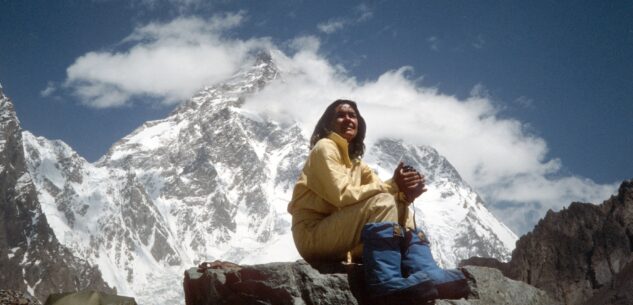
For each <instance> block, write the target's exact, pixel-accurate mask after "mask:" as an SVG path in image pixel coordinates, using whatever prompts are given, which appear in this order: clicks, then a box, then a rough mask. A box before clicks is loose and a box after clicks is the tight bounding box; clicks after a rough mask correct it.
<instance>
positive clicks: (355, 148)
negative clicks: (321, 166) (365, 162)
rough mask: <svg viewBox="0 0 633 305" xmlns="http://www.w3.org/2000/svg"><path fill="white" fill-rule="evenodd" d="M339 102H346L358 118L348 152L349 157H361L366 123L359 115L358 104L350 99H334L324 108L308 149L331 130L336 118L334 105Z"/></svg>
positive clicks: (363, 152) (363, 148) (363, 149)
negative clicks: (354, 134) (354, 135)
mask: <svg viewBox="0 0 633 305" xmlns="http://www.w3.org/2000/svg"><path fill="white" fill-rule="evenodd" d="M341 104H348V105H350V106H351V107H352V109H354V111H356V118H357V119H358V126H357V128H358V129H357V132H356V137H354V139H352V141H351V142H350V143H349V147H348V153H349V156H350V158H351V159H355V158H361V157H362V156H363V154H365V142H364V141H365V133H366V132H367V125H366V124H365V119H363V116H361V115H360V112H359V111H358V106H356V103H355V102H354V101H350V100H336V101H334V102H333V103H332V104H330V106H328V107H327V108H326V109H325V112H324V113H323V115H322V116H321V118H320V119H319V121H318V122H317V124H316V126H315V127H314V131H313V132H312V137H311V138H310V149H312V147H314V145H315V144H316V142H317V141H319V140H321V139H323V138H325V137H327V136H328V135H329V134H330V132H332V124H334V120H335V119H336V107H338V106H339V105H341Z"/></svg>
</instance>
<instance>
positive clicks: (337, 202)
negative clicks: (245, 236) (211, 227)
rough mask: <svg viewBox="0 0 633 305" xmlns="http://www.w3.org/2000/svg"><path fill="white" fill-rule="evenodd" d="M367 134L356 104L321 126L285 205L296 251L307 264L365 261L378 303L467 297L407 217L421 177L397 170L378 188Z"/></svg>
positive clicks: (343, 103) (332, 110)
mask: <svg viewBox="0 0 633 305" xmlns="http://www.w3.org/2000/svg"><path fill="white" fill-rule="evenodd" d="M365 132H366V125H365V120H364V119H363V117H362V116H361V115H360V112H359V111H358V107H357V106H356V103H355V102H353V101H349V100H337V101H335V102H334V103H332V104H331V105H330V106H328V107H327V109H326V110H325V113H323V115H322V116H321V118H320V119H319V121H318V123H317V125H316V127H315V128H314V132H313V133H312V137H311V139H310V148H311V151H310V155H309V156H308V160H306V163H305V165H304V168H303V170H302V172H301V176H300V177H299V180H298V181H297V184H296V185H295V188H294V191H293V195H292V200H291V201H290V203H289V205H288V211H289V212H290V213H291V214H292V233H293V237H294V241H295V245H296V246H297V250H298V251H299V253H300V254H301V256H302V257H303V258H304V259H306V260H307V261H323V260H329V261H337V260H338V261H340V260H343V259H344V258H345V257H346V254H347V253H348V252H351V253H352V256H353V257H355V258H358V257H360V256H361V254H362V261H363V266H364V269H365V278H366V282H367V286H368V288H369V289H368V290H369V291H370V294H371V295H372V296H373V297H376V298H390V299H391V298H393V297H397V296H406V297H407V298H408V297H411V298H413V299H416V300H422V299H434V298H438V297H439V298H460V297H464V296H465V295H466V293H467V290H468V287H467V285H466V280H465V278H464V275H463V274H462V272H461V271H459V270H443V269H441V268H439V267H438V266H437V264H436V263H435V261H434V260H433V257H432V255H431V251H430V249H429V247H428V241H427V240H426V238H425V237H424V234H423V233H422V232H421V231H417V230H416V228H414V226H413V220H412V218H411V217H410V216H409V213H408V206H409V204H410V203H411V202H413V200H414V199H415V198H417V197H419V196H420V195H421V194H422V193H424V192H425V191H426V189H425V184H424V177H423V176H422V175H420V174H419V173H418V172H417V171H416V170H414V169H412V168H410V167H405V166H403V164H402V162H401V163H400V164H398V166H397V168H396V169H395V171H394V175H393V178H392V179H391V180H390V181H388V182H383V181H381V180H380V178H378V176H377V175H376V174H375V173H374V171H373V170H372V169H371V168H369V167H368V166H367V164H365V163H364V162H363V161H362V160H361V157H362V156H363V153H364V151H365V144H364V142H363V141H364V139H365ZM438 293H439V295H438Z"/></svg>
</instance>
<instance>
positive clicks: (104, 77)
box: [64, 13, 269, 108]
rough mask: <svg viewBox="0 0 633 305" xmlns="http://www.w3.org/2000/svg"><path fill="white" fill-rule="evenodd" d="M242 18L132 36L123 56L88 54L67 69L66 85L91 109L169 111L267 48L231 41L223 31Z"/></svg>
mask: <svg viewBox="0 0 633 305" xmlns="http://www.w3.org/2000/svg"><path fill="white" fill-rule="evenodd" d="M243 17H244V16H243V14H242V13H237V14H225V15H221V16H216V17H213V18H211V19H208V20H204V19H200V18H178V19H175V20H173V21H171V22H169V23H163V24H158V23H151V24H147V25H144V26H142V27H139V28H137V29H135V30H134V32H133V33H132V34H130V35H129V36H128V37H127V38H125V39H124V40H122V42H121V45H130V47H129V48H126V49H125V50H123V51H112V52H109V51H99V52H90V53H87V54H85V55H83V56H81V57H79V58H77V59H76V60H75V62H74V63H73V64H72V65H71V66H70V67H69V68H68V69H67V71H66V72H67V79H66V81H65V83H64V85H65V87H67V88H69V89H70V90H71V91H72V93H73V94H75V95H76V96H77V97H79V99H80V100H81V101H82V102H83V103H84V104H86V105H87V106H91V107H95V108H107V107H117V106H124V105H126V104H127V103H130V101H131V100H133V99H134V98H138V97H142V98H148V97H149V98H153V99H155V100H158V101H159V102H160V103H162V104H166V105H170V104H176V103H179V102H181V101H182V100H184V99H186V98H188V97H190V96H191V95H192V94H193V93H194V92H195V91H196V90H198V89H200V87H201V86H202V85H204V84H211V83H215V82H218V81H220V80H222V79H225V78H226V77H228V76H230V75H232V74H233V73H235V71H237V70H238V69H239V67H240V66H241V65H242V64H243V63H244V62H245V61H246V59H247V58H248V56H249V52H250V51H252V50H254V49H257V48H263V47H266V46H267V45H268V44H269V43H268V41H267V40H266V39H250V40H230V39H224V38H223V37H222V36H221V33H222V32H223V31H226V30H228V29H231V28H234V27H236V26H238V25H239V24H240V23H241V22H242V20H243Z"/></svg>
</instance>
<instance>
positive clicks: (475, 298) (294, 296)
mask: <svg viewBox="0 0 633 305" xmlns="http://www.w3.org/2000/svg"><path fill="white" fill-rule="evenodd" d="M208 267H209V268H208V269H200V268H192V269H189V270H187V271H186V272H185V279H184V289H185V297H186V303H187V305H207V304H315V305H316V304H328V305H337V304H340V305H350V304H359V305H363V304H371V302H370V300H368V299H367V298H366V296H367V291H365V289H364V288H363V287H364V282H363V270H362V268H361V267H360V265H355V264H352V265H342V264H324V265H319V266H315V267H316V268H318V270H317V269H315V268H314V267H313V266H311V265H309V264H308V263H306V262H305V261H297V262H295V263H271V264H264V265H253V266H239V265H235V264H231V263H225V262H214V263H211V264H210V265H209V266H208ZM466 273H467V274H468V276H469V282H470V287H471V294H470V296H469V298H468V300H464V299H462V300H439V301H437V304H438V305H440V304H441V305H449V304H454V305H458V304H459V305H502V304H503V305H507V304H513V305H556V304H557V303H556V302H555V301H554V300H553V299H552V298H550V297H549V296H548V295H547V294H546V293H545V292H543V291H541V290H539V289H536V288H534V287H532V286H529V285H527V284H525V283H523V282H519V281H514V280H511V279H507V278H505V277H504V276H503V275H502V274H501V272H499V271H498V270H496V269H491V268H485V267H470V266H469V267H466ZM411 305H414V304H411Z"/></svg>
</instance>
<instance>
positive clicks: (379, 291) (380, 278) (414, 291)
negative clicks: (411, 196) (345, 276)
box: [361, 222, 437, 301]
mask: <svg viewBox="0 0 633 305" xmlns="http://www.w3.org/2000/svg"><path fill="white" fill-rule="evenodd" d="M405 231H406V230H405V228H404V227H402V226H400V225H399V224H398V223H395V222H378V223H369V224H366V225H364V227H363V230H362V233H361V240H362V242H363V268H364V269H365V281H366V284H367V288H368V291H369V294H370V296H371V297H382V296H389V297H390V298H391V297H394V296H402V295H408V296H409V297H410V298H411V299H412V300H420V301H422V300H430V299H435V298H436V297H437V291H436V289H435V287H434V285H433V282H432V279H431V278H430V277H429V276H427V274H426V273H425V272H424V271H422V270H421V269H420V270H416V271H414V270H409V271H410V272H408V274H407V276H406V277H405V276H403V275H402V271H401V262H402V254H401V249H402V248H401V247H402V243H403V242H404V237H405Z"/></svg>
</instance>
